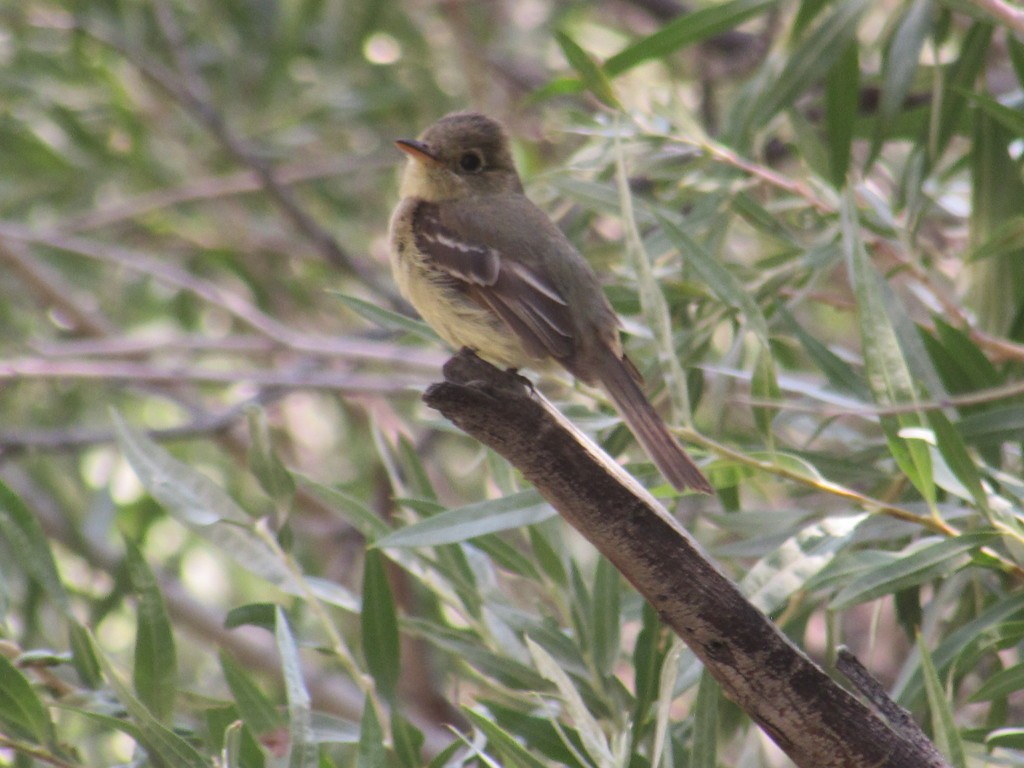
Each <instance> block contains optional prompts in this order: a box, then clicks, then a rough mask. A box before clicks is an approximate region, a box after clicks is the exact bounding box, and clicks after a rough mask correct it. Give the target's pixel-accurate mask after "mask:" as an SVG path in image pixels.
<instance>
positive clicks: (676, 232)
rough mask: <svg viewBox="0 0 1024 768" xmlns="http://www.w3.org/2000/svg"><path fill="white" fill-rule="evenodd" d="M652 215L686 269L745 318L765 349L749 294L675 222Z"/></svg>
mask: <svg viewBox="0 0 1024 768" xmlns="http://www.w3.org/2000/svg"><path fill="white" fill-rule="evenodd" d="M653 214H654V216H655V218H656V219H657V221H658V223H659V224H660V225H661V228H662V230H663V231H664V232H665V235H666V236H667V237H668V239H669V241H670V242H671V243H672V245H674V246H675V247H676V248H678V249H679V251H680V255H681V257H682V259H683V260H684V262H685V263H686V266H687V268H689V269H692V270H693V271H694V272H695V273H696V274H697V276H698V277H699V278H700V279H701V280H703V281H704V283H706V284H707V286H708V288H710V289H711V291H712V292H713V293H714V294H715V295H716V296H717V297H718V298H719V299H720V300H721V301H723V302H725V303H726V304H727V305H729V306H732V307H735V308H737V309H739V310H740V311H741V312H742V313H743V315H744V317H745V318H746V321H747V327H748V330H750V331H753V333H754V334H755V335H756V336H757V338H758V341H760V342H761V345H762V347H767V346H768V323H767V321H765V319H764V314H762V312H761V308H760V307H758V306H757V304H756V303H755V302H754V300H753V299H752V298H751V297H750V292H749V291H748V290H747V289H746V288H745V287H744V286H743V285H742V284H741V283H740V281H739V280H737V279H736V277H735V276H734V275H733V274H732V273H731V272H729V271H728V270H727V269H726V268H725V267H724V266H722V263H721V261H720V260H719V259H716V258H715V257H714V256H712V255H711V253H709V252H708V251H707V249H705V248H704V247H703V246H702V245H700V244H699V243H698V242H697V241H696V240H694V239H693V238H692V237H690V236H689V235H688V234H687V233H686V232H685V231H684V230H683V228H682V227H681V226H679V225H678V224H677V223H676V222H675V221H672V220H671V219H669V218H668V217H666V216H664V215H662V214H661V212H659V211H653Z"/></svg>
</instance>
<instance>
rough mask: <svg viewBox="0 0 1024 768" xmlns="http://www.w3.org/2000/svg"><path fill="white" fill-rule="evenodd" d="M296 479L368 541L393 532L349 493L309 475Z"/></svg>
mask: <svg viewBox="0 0 1024 768" xmlns="http://www.w3.org/2000/svg"><path fill="white" fill-rule="evenodd" d="M296 477H297V478H298V480H299V483H300V484H301V485H302V487H303V488H304V489H306V490H308V491H310V492H311V493H312V494H313V495H314V496H316V497H317V498H319V499H321V500H322V501H324V502H326V503H327V504H328V505H329V506H330V507H331V509H332V510H333V511H334V512H335V513H336V514H337V515H338V516H340V517H341V518H343V519H344V520H345V521H346V522H348V523H349V524H351V525H352V526H354V527H355V529H356V530H357V531H359V532H360V533H361V534H363V536H365V537H366V538H367V539H369V540H371V541H373V540H375V539H377V538H379V537H381V536H385V535H387V534H388V533H390V532H391V528H390V526H389V525H388V524H387V523H386V522H384V521H383V520H381V518H380V515H378V514H377V513H376V512H374V511H373V510H372V509H370V508H369V507H368V506H367V505H366V504H364V503H363V502H362V501H361V500H359V499H357V498H356V497H355V496H353V495H352V494H350V493H348V492H347V491H343V490H342V489H340V488H335V487H333V486H329V485H324V484H323V483H320V482H317V481H316V480H314V479H313V478H311V477H309V476H307V475H303V474H297V475H296Z"/></svg>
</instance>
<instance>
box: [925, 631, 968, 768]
mask: <svg viewBox="0 0 1024 768" xmlns="http://www.w3.org/2000/svg"><path fill="white" fill-rule="evenodd" d="M917 650H918V652H919V653H920V654H921V669H922V671H923V674H924V687H925V692H926V693H927V695H928V707H929V709H930V710H931V714H932V733H933V734H934V738H935V743H936V746H937V747H938V748H939V750H940V751H941V752H942V753H943V754H944V755H946V757H948V758H949V761H950V762H951V763H952V764H953V766H954V767H955V768H966V767H967V756H966V755H965V754H964V745H963V741H962V740H961V739H960V732H959V731H958V730H957V727H956V722H955V721H954V720H953V711H952V710H951V709H950V706H949V696H948V695H947V693H946V690H945V688H944V687H943V685H942V682H941V681H940V680H939V676H938V673H937V672H936V670H935V665H934V664H933V663H932V657H931V655H930V654H929V652H928V646H927V645H926V644H925V642H924V638H923V637H921V635H920V634H919V635H918V636H917Z"/></svg>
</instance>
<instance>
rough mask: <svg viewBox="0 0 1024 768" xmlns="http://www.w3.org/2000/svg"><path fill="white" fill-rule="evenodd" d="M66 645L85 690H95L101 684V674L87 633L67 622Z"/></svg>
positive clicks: (75, 623) (76, 624)
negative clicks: (69, 648)
mask: <svg viewBox="0 0 1024 768" xmlns="http://www.w3.org/2000/svg"><path fill="white" fill-rule="evenodd" d="M68 645H69V646H70V647H71V660H72V663H73V664H74V666H75V671H76V672H77V673H78V677H79V678H80V679H81V681H82V684H83V685H85V686H86V687H87V688H92V689H93V690H95V689H96V688H99V687H100V685H101V684H102V683H103V672H102V670H101V669H100V663H99V660H98V659H97V658H96V654H95V653H94V649H93V647H92V641H91V640H90V639H89V631H88V630H87V629H86V628H85V627H84V626H82V625H81V624H79V623H78V622H77V621H75V620H74V619H73V618H71V619H69V621H68Z"/></svg>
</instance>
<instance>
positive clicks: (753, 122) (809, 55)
mask: <svg viewBox="0 0 1024 768" xmlns="http://www.w3.org/2000/svg"><path fill="white" fill-rule="evenodd" d="M867 6H868V3H867V0H842V2H837V3H831V4H829V7H830V8H834V10H833V12H832V14H831V15H830V16H829V17H827V18H824V19H821V21H820V22H819V23H818V24H817V25H816V26H815V27H814V29H812V30H811V31H810V32H808V33H807V34H806V36H805V37H804V38H803V39H802V40H801V41H800V42H799V44H798V45H797V46H796V47H795V48H794V49H793V50H791V51H790V52H789V55H788V56H787V57H786V58H785V59H784V64H783V66H782V70H781V71H780V72H778V73H777V74H775V75H774V76H772V77H770V79H768V81H767V82H762V83H761V84H760V87H759V88H758V94H757V96H756V97H755V98H754V100H753V101H752V102H751V104H750V105H749V106H747V107H745V108H744V117H743V118H742V119H737V120H735V126H736V128H737V129H739V130H743V131H744V132H749V131H757V130H761V129H762V128H763V127H764V126H766V125H768V123H769V121H770V120H771V119H772V118H773V117H775V115H777V114H778V113H779V112H780V111H782V110H783V109H787V108H788V107H790V106H791V105H792V104H793V102H794V101H795V100H796V99H797V97H798V96H800V95H801V94H802V93H805V92H806V91H808V90H809V89H811V88H813V87H814V86H815V85H816V84H817V83H818V82H819V81H820V80H821V77H822V74H823V73H826V72H829V71H830V70H831V69H832V67H833V66H834V65H835V63H836V62H837V61H838V60H839V59H840V58H841V57H842V56H843V55H844V54H847V52H848V50H849V47H850V45H851V43H853V42H854V41H855V38H856V34H857V26H858V25H859V23H860V18H861V16H862V15H863V13H864V10H865V8H866V7H867Z"/></svg>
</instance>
